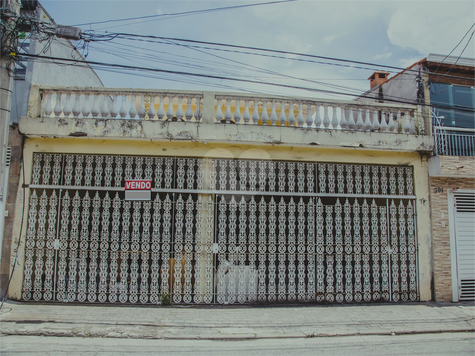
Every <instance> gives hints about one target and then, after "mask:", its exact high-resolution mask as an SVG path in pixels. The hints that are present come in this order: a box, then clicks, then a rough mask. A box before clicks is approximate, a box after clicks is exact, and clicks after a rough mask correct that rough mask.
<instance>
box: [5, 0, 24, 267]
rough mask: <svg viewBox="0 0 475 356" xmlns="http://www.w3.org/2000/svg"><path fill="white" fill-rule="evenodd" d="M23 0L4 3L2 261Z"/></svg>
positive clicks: (9, 0)
mask: <svg viewBox="0 0 475 356" xmlns="http://www.w3.org/2000/svg"><path fill="white" fill-rule="evenodd" d="M20 7H21V3H20V0H0V15H1V18H0V20H1V24H0V26H1V27H2V28H1V29H0V33H1V48H0V212H2V214H1V216H0V259H1V252H2V244H3V226H4V223H3V222H4V219H5V213H4V211H5V203H6V200H7V197H6V194H5V192H6V183H7V182H8V177H7V172H8V169H7V148H8V136H9V130H10V112H11V103H12V91H13V71H14V69H15V63H14V60H13V59H14V57H15V55H16V51H17V50H16V48H17V38H16V37H17V36H16V32H17V31H16V30H15V28H16V21H17V18H18V16H19V14H20Z"/></svg>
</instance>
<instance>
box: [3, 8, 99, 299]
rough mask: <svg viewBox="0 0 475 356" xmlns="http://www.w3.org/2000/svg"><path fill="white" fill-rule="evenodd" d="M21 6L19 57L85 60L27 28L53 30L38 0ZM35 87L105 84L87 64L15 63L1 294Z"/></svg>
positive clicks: (68, 46) (12, 243)
mask: <svg viewBox="0 0 475 356" xmlns="http://www.w3.org/2000/svg"><path fill="white" fill-rule="evenodd" d="M21 3H22V8H21V10H20V17H21V18H22V19H23V20H18V21H17V23H18V24H22V25H21V26H20V27H21V28H19V31H21V32H22V34H21V36H20V39H19V42H18V53H19V54H21V53H28V54H33V55H35V54H42V53H43V51H46V53H47V54H48V55H50V56H52V57H57V58H68V59H70V58H72V57H73V58H76V59H78V61H79V62H80V61H84V59H83V58H82V56H81V54H80V53H79V52H78V51H77V50H76V49H75V47H74V46H73V44H72V43H71V42H70V41H69V40H67V39H61V38H56V37H53V38H51V41H49V40H46V41H45V38H44V36H45V35H44V34H42V35H41V36H40V35H39V34H38V33H36V32H35V31H32V28H31V27H28V26H25V25H24V24H25V23H26V24H27V23H28V22H29V20H31V21H35V22H38V21H41V22H42V26H49V27H52V28H54V26H55V23H54V21H53V20H52V19H51V17H50V16H49V15H48V13H47V12H46V10H45V9H44V8H43V7H42V6H41V4H39V3H38V2H37V1H22V2H21ZM7 4H8V2H7V3H6V4H5V7H2V8H4V9H6V8H7V6H6V5H7ZM35 85H42V86H47V85H55V86H69V85H72V86H89V87H101V86H102V82H101V80H100V79H99V77H98V76H97V74H96V73H95V72H94V71H93V70H92V69H91V68H90V67H89V65H87V64H85V65H84V66H72V65H61V64H60V63H58V62H53V61H44V60H33V59H31V60H22V61H17V62H16V63H15V72H14V81H13V88H12V89H13V91H12V100H11V117H10V121H11V124H12V127H11V129H10V140H9V145H10V147H9V162H8V164H9V168H8V169H9V174H7V175H8V176H9V179H8V180H6V181H5V187H4V188H3V196H2V199H1V201H0V216H5V219H0V234H2V235H3V240H2V239H0V249H1V250H0V251H1V268H0V289H1V293H2V295H3V292H4V289H5V288H6V286H7V283H8V278H9V275H10V272H9V271H10V267H11V266H10V263H11V261H10V256H11V254H12V251H15V250H16V244H15V242H16V241H18V240H17V239H16V238H14V236H15V235H12V226H13V221H14V218H15V204H17V200H16V199H17V193H18V182H19V177H20V172H21V157H22V137H21V136H19V133H18V128H17V126H18V121H19V118H20V117H23V116H26V115H27V111H28V101H29V100H30V97H29V95H30V89H31V88H32V87H34V86H35ZM34 92H35V91H34ZM8 109H10V108H8ZM4 197H5V198H6V199H5V198H4ZM0 236H1V235H0Z"/></svg>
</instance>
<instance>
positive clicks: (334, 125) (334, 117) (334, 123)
mask: <svg viewBox="0 0 475 356" xmlns="http://www.w3.org/2000/svg"><path fill="white" fill-rule="evenodd" d="M332 108H333V110H332V111H333V114H332V121H331V125H332V128H333V130H337V129H338V117H337V115H336V105H332Z"/></svg>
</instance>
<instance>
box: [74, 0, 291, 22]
mask: <svg viewBox="0 0 475 356" xmlns="http://www.w3.org/2000/svg"><path fill="white" fill-rule="evenodd" d="M293 1H298V0H280V1H269V2H261V3H254V4H246V5H234V6H224V7H216V8H210V9H201V10H193V11H184V12H176V13H171V14H157V15H147V16H138V17H127V18H123V19H113V20H105V21H96V22H87V23H81V24H77V25H73V26H84V25H97V24H102V23H110V22H121V21H132V20H143V19H150V18H160V17H165V16H170V17H179V16H185V15H196V14H202V13H207V12H216V11H224V10H234V9H240V8H245V7H254V6H263V5H273V4H279V3H284V2H293Z"/></svg>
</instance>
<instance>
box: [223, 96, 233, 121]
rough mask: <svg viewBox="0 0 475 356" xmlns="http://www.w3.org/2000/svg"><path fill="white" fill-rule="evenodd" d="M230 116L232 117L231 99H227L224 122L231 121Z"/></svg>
mask: <svg viewBox="0 0 475 356" xmlns="http://www.w3.org/2000/svg"><path fill="white" fill-rule="evenodd" d="M232 118H233V114H232V113H231V100H229V99H227V102H226V112H225V113H224V120H225V122H226V124H229V123H231V119H232Z"/></svg>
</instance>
